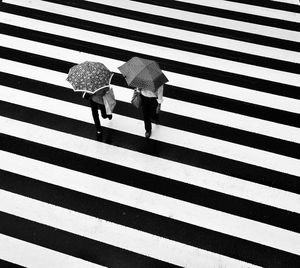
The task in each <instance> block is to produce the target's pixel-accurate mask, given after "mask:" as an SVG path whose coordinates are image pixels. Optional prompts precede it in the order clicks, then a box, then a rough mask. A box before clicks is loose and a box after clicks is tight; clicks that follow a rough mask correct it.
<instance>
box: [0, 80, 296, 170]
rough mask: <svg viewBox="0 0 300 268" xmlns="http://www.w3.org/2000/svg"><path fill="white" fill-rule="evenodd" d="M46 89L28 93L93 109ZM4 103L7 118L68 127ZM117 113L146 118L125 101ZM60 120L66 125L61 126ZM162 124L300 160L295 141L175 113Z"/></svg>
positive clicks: (62, 92)
mask: <svg viewBox="0 0 300 268" xmlns="http://www.w3.org/2000/svg"><path fill="white" fill-rule="evenodd" d="M0 77H1V75H0ZM10 81H12V80H10ZM14 83H19V84H20V85H21V90H24V87H25V85H24V84H21V83H20V80H14ZM28 86H29V85H28ZM33 88H34V90H32V89H33ZM42 88H43V89H42ZM42 88H41V87H40V88H37V87H35V86H34V85H33V86H30V87H27V89H26V91H29V92H33V93H35V94H41V93H42V95H45V96H49V97H53V98H56V99H57V98H58V99H59V100H64V101H71V102H73V103H76V104H79V105H84V106H89V102H88V101H86V100H83V99H82V98H81V96H79V94H73V92H72V91H71V90H66V89H61V88H56V89H54V90H52V89H51V88H53V86H52V87H46V85H45V84H44V85H42ZM45 88H47V90H45ZM54 88H55V87H54ZM58 91H59V92H58ZM57 92H58V94H57V95H56V93H57ZM45 93H46V94H45ZM0 103H1V109H0V112H1V114H2V115H3V116H7V117H10V118H14V119H17V120H19V119H21V120H23V121H26V122H29V123H35V124H41V125H43V126H45V127H48V126H49V125H48V124H45V123H46V122H52V121H55V120H56V126H59V125H65V126H67V119H66V118H61V117H59V116H58V117H57V118H56V119H53V117H55V115H52V114H48V113H45V112H42V111H38V110H35V109H30V108H26V107H23V106H19V105H16V104H13V103H7V102H4V101H0ZM21 111H22V112H21ZM114 113H116V114H120V115H123V116H129V117H131V118H135V119H138V120H141V119H142V118H141V117H142V115H141V111H137V110H136V109H135V108H134V107H133V106H132V105H131V104H129V103H125V102H122V101H118V105H117V106H116V109H115V110H114ZM20 115H22V116H21V117H20ZM33 118H35V120H36V121H32V119H33ZM60 121H61V122H62V123H59V122H60ZM65 121H66V122H65ZM159 124H160V125H163V126H167V127H171V128H174V129H180V130H182V131H187V132H192V133H195V134H199V135H205V136H208V137H213V138H217V139H221V140H225V141H229V142H233V143H237V144H242V145H245V146H248V147H253V148H257V149H261V150H265V151H269V152H274V153H277V154H281V155H285V156H289V157H294V158H298V159H300V145H299V144H297V143H294V142H288V141H284V140H281V139H276V138H272V137H268V136H263V135H259V134H255V133H250V132H247V131H243V130H239V129H235V128H231V127H226V126H221V125H218V124H213V123H209V122H205V121H201V120H196V119H192V118H189V117H185V116H180V115H176V114H172V113H169V112H161V113H160V121H159ZM56 126H55V125H53V126H52V127H54V128H55V129H57V127H56ZM58 130H60V129H59V128H58ZM64 131H67V132H70V131H71V132H72V128H71V130H68V129H65V128H64ZM110 131H113V130H109V132H110ZM114 132H115V131H113V133H114ZM120 135H121V137H120V138H119V139H118V138H115V142H117V143H116V145H119V144H123V145H122V146H124V142H122V139H126V140H132V141H133V139H132V138H128V137H127V136H126V137H123V135H126V134H125V133H122V132H121V134H120ZM127 135H128V134H127ZM90 138H91V137H90ZM137 139H143V138H137ZM134 144H136V145H141V141H137V140H134V141H133V142H132V143H127V146H126V145H125V146H126V147H128V148H130V149H134V148H135V147H136V146H134ZM155 144H156V146H159V148H161V149H163V148H164V147H165V146H166V145H162V144H161V143H158V142H155ZM158 144H160V145H158ZM169 146H170V148H169V149H168V150H167V147H168V146H167V147H166V152H168V153H169V155H171V156H177V154H176V153H175V151H176V147H174V152H173V150H172V149H171V148H173V146H171V145H169ZM142 147H143V146H141V148H142ZM177 149H179V147H177ZM134 150H136V149H134ZM137 150H139V149H137ZM170 150H171V151H170ZM179 150H180V151H182V152H183V153H184V158H181V161H184V162H185V163H188V164H193V165H197V160H196V161H190V160H191V159H194V157H195V155H196V154H197V153H196V152H194V151H191V150H188V149H186V150H185V151H184V149H179ZM154 155H156V154H154ZM167 155H168V154H164V156H165V157H167V158H168V159H172V160H175V161H177V158H176V157H171V158H170V156H167ZM196 159H197V158H196Z"/></svg>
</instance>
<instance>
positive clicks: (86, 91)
mask: <svg viewBox="0 0 300 268" xmlns="http://www.w3.org/2000/svg"><path fill="white" fill-rule="evenodd" d="M112 76H113V73H112V72H111V71H110V70H109V69H108V68H107V67H106V66H105V65H104V64H102V63H100V62H91V61H85V62H83V63H80V64H77V65H75V66H73V67H72V68H70V70H69V73H68V77H67V81H68V82H70V84H71V85H72V86H73V89H74V91H75V92H78V91H79V92H83V98H85V99H88V100H89V101H90V106H91V109H92V115H93V119H94V123H95V127H96V131H97V136H100V135H101V134H102V127H101V124H100V120H99V114H98V109H99V110H100V111H101V115H102V117H103V118H108V119H112V114H111V112H112V110H113V108H114V106H115V104H116V101H115V98H114V94H113V90H112V88H110V81H111V79H112ZM112 103H114V104H113V105H112V106H111V104H112Z"/></svg>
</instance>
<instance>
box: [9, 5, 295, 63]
mask: <svg viewBox="0 0 300 268" xmlns="http://www.w3.org/2000/svg"><path fill="white" fill-rule="evenodd" d="M9 2H10V3H13V4H15V5H20V4H21V5H22V6H26V7H30V8H34V9H38V10H46V11H48V12H53V13H56V14H61V15H65V16H72V17H75V18H78V19H84V20H88V21H92V22H97V23H102V24H107V25H112V26H116V27H120V28H125V29H131V30H134V31H140V32H147V33H150V34H155V35H160V36H164V37H169V38H175V39H178V40H184V41H187V42H193V43H196V44H204V45H209V46H214V47H220V48H224V49H231V50H235V51H240V52H244V53H248V54H254V55H260V56H263V57H271V58H275V59H278V60H280V59H281V60H284V61H291V62H298V63H300V54H299V53H298V52H295V51H290V50H283V49H279V48H273V47H268V46H263V45H257V44H252V43H247V42H243V41H238V40H233V39H228V38H223V37H218V36H213V35H208V34H202V33H196V32H192V31H187V30H181V29H176V28H171V27H166V26H161V25H157V24H153V23H146V22H141V21H137V20H131V19H126V18H122V17H118V16H113V15H107V14H104V13H99V12H93V11H88V10H83V9H79V8H74V7H68V6H65V5H59V4H54V3H50V2H49V3H47V2H41V1H39V0H38V1H37V0H35V1H33V0H32V1H27V2H26V1H22V2H20V1H17V0H10V1H9Z"/></svg>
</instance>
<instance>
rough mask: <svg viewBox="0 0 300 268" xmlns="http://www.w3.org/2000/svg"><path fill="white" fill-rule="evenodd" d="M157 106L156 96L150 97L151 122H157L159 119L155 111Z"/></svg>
mask: <svg viewBox="0 0 300 268" xmlns="http://www.w3.org/2000/svg"><path fill="white" fill-rule="evenodd" d="M157 106H158V102H157V99H156V98H151V119H152V122H153V123H156V124H157V121H158V119H159V117H158V113H157V112H156V109H157Z"/></svg>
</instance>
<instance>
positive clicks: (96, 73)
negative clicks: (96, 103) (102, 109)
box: [67, 61, 113, 94]
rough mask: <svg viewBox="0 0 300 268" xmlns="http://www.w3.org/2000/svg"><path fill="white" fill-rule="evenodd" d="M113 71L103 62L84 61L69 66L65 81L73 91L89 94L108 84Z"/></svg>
mask: <svg viewBox="0 0 300 268" xmlns="http://www.w3.org/2000/svg"><path fill="white" fill-rule="evenodd" d="M112 76H113V72H111V71H110V70H109V69H108V68H107V67H106V66H105V65H104V64H103V63H100V62H92V61H85V62H83V63H80V64H77V65H75V66H73V67H72V68H70V70H69V74H68V77H67V81H68V82H69V83H70V84H71V85H72V86H73V89H74V91H83V92H87V93H90V94H93V93H95V92H97V91H98V90H100V89H102V88H104V87H107V86H109V84H110V81H111V78H112Z"/></svg>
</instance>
